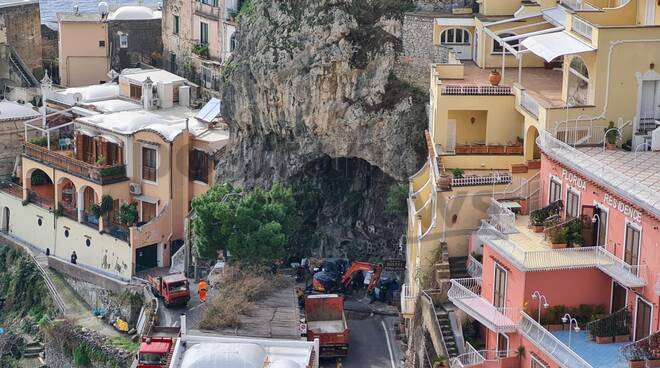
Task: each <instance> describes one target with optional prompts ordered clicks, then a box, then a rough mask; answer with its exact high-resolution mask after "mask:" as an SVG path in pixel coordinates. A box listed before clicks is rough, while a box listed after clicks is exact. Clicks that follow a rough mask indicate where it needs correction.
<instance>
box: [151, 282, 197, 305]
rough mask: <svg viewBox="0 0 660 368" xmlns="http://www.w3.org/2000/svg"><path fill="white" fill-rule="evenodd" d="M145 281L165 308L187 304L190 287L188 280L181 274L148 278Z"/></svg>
mask: <svg viewBox="0 0 660 368" xmlns="http://www.w3.org/2000/svg"><path fill="white" fill-rule="evenodd" d="M147 281H148V282H149V285H150V286H151V291H152V292H153V293H154V295H156V296H158V297H161V298H163V303H165V306H166V307H168V308H169V307H170V306H173V305H186V304H188V301H189V300H190V287H189V285H188V279H186V276H185V275H184V274H183V273H175V274H171V275H167V276H158V277H151V276H149V277H148V279H147Z"/></svg>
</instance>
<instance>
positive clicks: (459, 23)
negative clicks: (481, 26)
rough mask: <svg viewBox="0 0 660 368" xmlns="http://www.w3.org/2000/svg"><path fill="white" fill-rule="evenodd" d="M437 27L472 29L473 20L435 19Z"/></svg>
mask: <svg viewBox="0 0 660 368" xmlns="http://www.w3.org/2000/svg"><path fill="white" fill-rule="evenodd" d="M435 24H437V25H439V26H453V27H474V18H436V19H435Z"/></svg>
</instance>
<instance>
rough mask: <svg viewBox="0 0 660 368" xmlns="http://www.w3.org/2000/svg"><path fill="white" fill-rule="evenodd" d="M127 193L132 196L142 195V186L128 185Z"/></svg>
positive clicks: (138, 184)
mask: <svg viewBox="0 0 660 368" xmlns="http://www.w3.org/2000/svg"><path fill="white" fill-rule="evenodd" d="M128 192H129V193H131V194H132V195H140V194H142V186H141V185H140V183H130V184H128Z"/></svg>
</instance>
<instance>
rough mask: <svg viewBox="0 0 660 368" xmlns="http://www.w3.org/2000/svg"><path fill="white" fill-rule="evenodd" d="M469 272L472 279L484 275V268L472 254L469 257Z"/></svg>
mask: <svg viewBox="0 0 660 368" xmlns="http://www.w3.org/2000/svg"><path fill="white" fill-rule="evenodd" d="M467 272H468V274H470V276H472V277H481V275H482V274H483V266H482V264H481V262H479V261H478V260H477V259H476V258H474V257H472V255H471V254H470V255H468V260H467Z"/></svg>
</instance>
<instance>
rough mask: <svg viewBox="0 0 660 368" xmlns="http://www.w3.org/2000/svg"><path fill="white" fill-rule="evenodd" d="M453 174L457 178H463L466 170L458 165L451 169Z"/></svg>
mask: <svg viewBox="0 0 660 368" xmlns="http://www.w3.org/2000/svg"><path fill="white" fill-rule="evenodd" d="M451 174H452V175H454V177H455V178H462V177H463V174H465V171H464V170H463V169H459V168H458V167H457V168H454V169H452V170H451Z"/></svg>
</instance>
